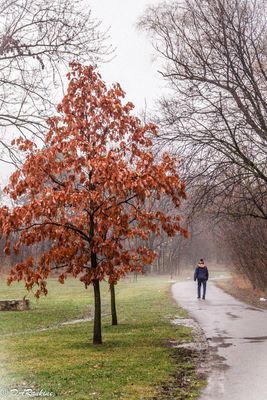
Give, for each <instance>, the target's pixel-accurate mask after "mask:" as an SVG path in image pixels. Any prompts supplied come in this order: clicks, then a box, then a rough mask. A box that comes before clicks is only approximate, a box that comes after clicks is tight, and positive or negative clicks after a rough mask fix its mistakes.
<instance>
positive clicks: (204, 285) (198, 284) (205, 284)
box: [197, 279, 207, 299]
mask: <svg viewBox="0 0 267 400" xmlns="http://www.w3.org/2000/svg"><path fill="white" fill-rule="evenodd" d="M201 285H202V286H203V294H202V298H203V299H205V296H206V287H207V281H202V280H200V279H198V281H197V297H198V298H200V297H201Z"/></svg>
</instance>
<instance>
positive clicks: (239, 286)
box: [215, 277, 267, 311]
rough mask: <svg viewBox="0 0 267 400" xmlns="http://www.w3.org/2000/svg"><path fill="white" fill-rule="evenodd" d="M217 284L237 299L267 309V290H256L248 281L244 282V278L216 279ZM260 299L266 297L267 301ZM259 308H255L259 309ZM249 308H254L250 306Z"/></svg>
mask: <svg viewBox="0 0 267 400" xmlns="http://www.w3.org/2000/svg"><path fill="white" fill-rule="evenodd" d="M215 284H216V285H217V286H218V287H219V288H221V289H223V290H224V291H225V292H226V293H228V294H230V295H231V296H233V297H235V298H236V299H238V300H241V301H243V302H244V303H247V304H249V305H251V306H254V307H257V308H262V309H264V310H267V291H265V292H261V291H258V290H254V289H253V288H252V287H251V286H250V285H249V284H248V283H246V282H244V280H241V279H237V278H236V277H232V278H229V279H226V280H218V281H215ZM260 299H266V301H261V300H260ZM257 308H254V309H253V310H255V311H258V310H257ZM249 309H252V308H251V307H250V308H249Z"/></svg>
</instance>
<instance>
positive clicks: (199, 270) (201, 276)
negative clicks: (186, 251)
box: [194, 266, 209, 281]
mask: <svg viewBox="0 0 267 400" xmlns="http://www.w3.org/2000/svg"><path fill="white" fill-rule="evenodd" d="M197 279H198V280H199V281H207V280H208V279H209V271H208V268H207V267H206V266H204V267H199V266H197V267H196V269H195V274H194V281H196V280H197Z"/></svg>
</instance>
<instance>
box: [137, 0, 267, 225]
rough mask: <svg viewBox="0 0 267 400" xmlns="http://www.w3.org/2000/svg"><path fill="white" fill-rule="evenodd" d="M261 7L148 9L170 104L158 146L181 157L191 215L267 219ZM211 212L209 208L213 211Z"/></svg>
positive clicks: (247, 0)
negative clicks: (169, 147) (201, 209)
mask: <svg viewBox="0 0 267 400" xmlns="http://www.w3.org/2000/svg"><path fill="white" fill-rule="evenodd" d="M266 6H267V2H266V0H184V1H183V2H179V1H172V2H170V3H166V2H165V3H162V4H160V5H158V6H152V7H149V8H148V9H147V11H146V13H145V15H144V17H143V19H142V20H141V21H140V26H141V27H142V28H143V29H145V30H147V31H148V32H149V33H150V34H151V35H152V37H153V43H154V46H155V48H156V50H157V52H158V54H159V55H160V56H161V58H162V60H163V66H162V71H161V73H162V75H163V77H164V78H165V79H166V80H167V82H168V83H169V86H170V89H171V96H169V97H168V98H165V99H161V101H160V104H161V115H160V121H159V122H160V123H161V126H162V135H161V138H160V140H161V145H162V143H164V144H167V145H170V144H171V145H173V147H174V148H175V150H176V149H178V151H179V153H180V154H183V156H184V163H185V165H184V167H185V174H186V178H187V184H188V188H189V190H190V191H191V190H192V191H193V193H194V196H193V197H194V199H195V200H196V204H195V208H196V209H199V207H204V208H205V207H207V206H209V205H210V204H213V203H214V202H215V203H216V213H217V214H220V213H222V214H228V215H229V214H232V215H233V216H235V217H242V216H244V215H250V216H252V217H256V218H261V219H265V220H266V219H267V162H266V159H267V70H266V67H267V14H266V13H264V12H263V10H266ZM212 209H213V212H214V210H215V207H212Z"/></svg>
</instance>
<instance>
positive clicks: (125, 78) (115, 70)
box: [0, 0, 164, 187]
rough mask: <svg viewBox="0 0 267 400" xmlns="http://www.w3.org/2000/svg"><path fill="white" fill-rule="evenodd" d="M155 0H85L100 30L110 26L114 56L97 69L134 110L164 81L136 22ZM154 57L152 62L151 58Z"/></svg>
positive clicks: (3, 178)
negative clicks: (100, 22)
mask: <svg viewBox="0 0 267 400" xmlns="http://www.w3.org/2000/svg"><path fill="white" fill-rule="evenodd" d="M159 2H160V1H159V0H151V1H149V0H88V4H89V7H90V8H91V10H92V16H93V17H95V18H97V19H99V20H101V21H102V29H103V30H105V29H107V28H108V27H110V31H109V36H110V43H111V44H112V45H113V47H114V48H116V50H115V54H114V58H113V59H112V60H111V61H110V62H108V63H105V64H102V65H101V66H100V68H99V72H100V74H101V75H102V78H103V79H104V80H105V81H106V83H107V84H112V83H115V82H119V83H120V84H121V86H122V89H123V90H124V91H125V92H126V99H127V100H128V101H131V102H133V103H134V105H135V106H136V108H135V110H136V112H137V113H138V112H140V111H142V110H144V109H145V108H146V107H147V110H148V111H149V110H152V109H153V106H154V100H156V99H157V98H158V97H159V96H160V94H162V93H163V91H164V82H163V79H162V78H161V76H160V74H159V73H158V72H157V70H158V69H159V64H158V62H156V61H155V59H154V57H153V53H154V51H153V47H152V45H151V44H150V40H149V38H148V37H147V35H146V34H145V33H144V32H140V31H138V29H137V28H136V23H137V21H138V19H139V17H140V16H141V15H142V14H143V12H144V10H145V8H146V6H148V5H150V4H157V3H159ZM153 59H154V61H153ZM0 169H1V173H0V185H1V186H2V187H3V186H4V185H5V184H6V183H7V179H8V176H9V175H10V173H11V167H10V166H8V165H7V164H3V163H1V165H0Z"/></svg>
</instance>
